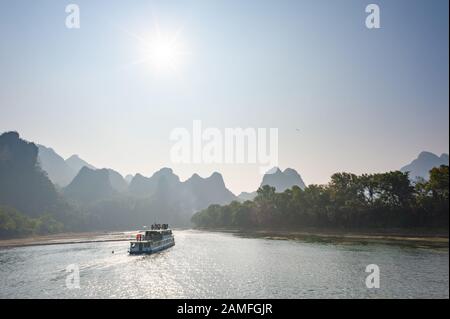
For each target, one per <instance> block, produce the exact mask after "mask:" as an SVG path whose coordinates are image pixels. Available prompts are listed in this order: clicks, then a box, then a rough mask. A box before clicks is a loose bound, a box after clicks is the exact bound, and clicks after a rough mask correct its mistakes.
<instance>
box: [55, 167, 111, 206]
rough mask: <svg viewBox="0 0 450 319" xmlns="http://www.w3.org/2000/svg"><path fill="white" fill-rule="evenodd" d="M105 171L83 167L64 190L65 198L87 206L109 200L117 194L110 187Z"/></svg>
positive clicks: (108, 176)
mask: <svg viewBox="0 0 450 319" xmlns="http://www.w3.org/2000/svg"><path fill="white" fill-rule="evenodd" d="M109 173H110V172H109V170H107V169H91V168H89V167H87V166H83V168H82V169H81V170H80V172H79V173H78V174H77V176H75V178H74V179H73V181H72V182H71V183H70V184H69V185H68V186H66V187H65V188H64V190H63V193H64V195H65V196H66V197H68V198H70V199H73V200H75V201H77V202H79V203H83V204H87V203H91V202H94V201H98V200H102V199H107V198H111V197H112V196H113V195H115V194H116V193H117V192H116V190H115V189H114V188H113V186H112V185H111V181H110V174H109Z"/></svg>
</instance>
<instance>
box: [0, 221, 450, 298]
mask: <svg viewBox="0 0 450 319" xmlns="http://www.w3.org/2000/svg"><path fill="white" fill-rule="evenodd" d="M174 234H175V240H176V245H175V246H174V247H172V248H170V249H169V250H166V251H164V252H161V253H159V254H154V255H150V256H129V255H128V253H127V249H128V245H129V243H128V242H106V243H87V244H72V245H52V246H35V247H21V248H13V249H3V250H0V298H16V297H22V298H23V297H25V298H93V297H94V298H386V297H387V298H397V297H402V298H448V297H449V282H448V277H449V276H448V274H449V255H448V250H433V249H420V248H405V247H398V246H388V245H372V244H371V245H359V244H354V245H353V244H352V245H334V244H323V243H305V242H300V241H287V240H286V241H285V240H269V239H257V238H241V237H237V236H234V235H232V234H224V233H211V232H201V231H193V230H183V231H174ZM112 251H114V254H113V253H112ZM70 264H76V265H78V267H79V270H80V288H79V289H68V288H67V287H66V277H67V275H68V273H66V267H67V266H68V265H70ZM369 264H377V265H378V266H379V267H380V272H381V283H380V284H381V287H380V288H379V289H367V288H366V286H365V278H366V276H367V275H368V274H367V273H365V268H366V266H367V265H369Z"/></svg>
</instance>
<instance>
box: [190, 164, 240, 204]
mask: <svg viewBox="0 0 450 319" xmlns="http://www.w3.org/2000/svg"><path fill="white" fill-rule="evenodd" d="M183 192H184V196H185V197H186V199H187V200H188V201H190V203H191V205H192V207H193V209H194V210H200V209H204V208H207V207H208V206H209V205H211V204H219V205H225V204H229V203H231V202H232V201H233V200H237V197H236V196H235V195H234V194H233V193H232V192H231V191H229V190H228V189H227V188H226V186H225V182H224V181H223V177H222V175H221V174H219V173H217V172H214V173H213V174H211V176H209V177H207V178H202V177H200V176H199V175H198V174H194V175H192V177H190V178H189V179H188V180H186V181H185V182H184V183H183Z"/></svg>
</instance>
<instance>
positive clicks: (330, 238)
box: [0, 228, 449, 248]
mask: <svg viewBox="0 0 450 319" xmlns="http://www.w3.org/2000/svg"><path fill="white" fill-rule="evenodd" d="M175 230H176V229H175ZM195 230H200V231H209V232H222V233H232V234H234V235H236V236H239V237H244V238H245V237H247V238H264V239H272V240H299V241H305V242H323V243H338V244H355V243H358V244H371V243H377V244H388V245H404V246H414V247H427V248H448V247H449V236H448V231H431V230H426V231H424V230H420V231H419V230H398V229H391V230H383V231H374V230H371V231H367V230H366V231H358V232H356V231H343V230H325V229H303V230H281V229H280V230H267V229H250V230H242V229H205V228H196V229H195ZM135 233H136V232H132V231H124V232H88V233H64V234H54V235H47V236H33V237H26V238H15V239H3V240H0V248H12V247H22V246H41V245H61V244H81V243H93V242H114V241H129V240H131V239H132V238H133V236H134V234H135Z"/></svg>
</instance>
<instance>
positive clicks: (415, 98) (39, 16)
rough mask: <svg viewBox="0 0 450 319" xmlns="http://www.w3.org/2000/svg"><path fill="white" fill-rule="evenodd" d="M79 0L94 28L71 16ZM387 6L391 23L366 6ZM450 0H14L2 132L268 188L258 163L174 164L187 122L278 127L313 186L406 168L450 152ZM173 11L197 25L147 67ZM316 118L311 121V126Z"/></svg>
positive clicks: (8, 16) (0, 93)
mask: <svg viewBox="0 0 450 319" xmlns="http://www.w3.org/2000/svg"><path fill="white" fill-rule="evenodd" d="M69 3H76V4H78V5H79V6H80V10H81V28H80V29H78V30H73V29H72V30H69V29H67V28H66V27H65V18H66V15H67V14H66V13H65V11H64V9H65V6H66V5H67V4H69ZM369 3H377V4H379V6H380V8H381V29H379V30H369V29H367V28H366V27H365V22H364V21H365V18H366V15H367V14H366V13H365V7H366V5H367V4H369ZM448 10H449V8H448V1H447V0H434V1H426V0H420V1H412V0H398V1H361V0H344V1H332V0H329V1H318V0H309V1H300V0H298V1H297V0H295V1H286V0H285V1H283V0H282V1H263V0H250V1H237V0H236V1H230V0H215V1H187V0H183V1H181V0H180V1H167V0H165V1H163V0H161V1H137V0H136V1H118V0H117V1H111V0H110V1H101V0H90V1H54V0H45V1H44V0H36V1H31V0H29V1H23V0H0V40H1V42H0V48H1V49H0V131H6V130H17V131H19V133H20V134H21V135H22V136H23V137H24V138H26V139H29V140H32V141H35V142H38V143H41V144H44V145H46V146H51V147H53V148H54V149H55V150H56V151H57V152H58V153H60V154H61V155H63V156H65V157H68V156H70V155H71V154H74V153H76V154H79V155H80V156H81V157H82V158H84V159H85V160H87V161H88V162H91V163H92V164H93V165H96V166H97V167H111V168H114V169H116V170H118V171H119V172H121V173H123V174H128V173H133V174H134V173H136V172H140V173H142V174H144V175H151V174H152V173H153V172H154V171H155V170H157V169H159V168H161V167H163V166H171V167H173V168H174V170H175V172H176V173H177V174H179V175H180V176H181V178H182V179H186V178H188V177H189V176H190V175H192V173H194V172H198V173H200V175H201V176H207V175H209V174H210V173H211V172H213V171H216V170H217V171H220V172H222V174H223V175H224V178H225V183H226V184H227V186H228V187H229V188H230V189H231V190H232V191H234V192H236V193H238V192H240V191H252V190H254V189H256V187H257V186H258V184H259V183H260V180H261V176H260V175H259V172H258V167H257V166H255V165H179V164H178V165H173V164H172V163H171V162H170V153H169V151H170V147H171V146H172V142H170V141H169V134H170V132H171V130H172V129H173V128H175V127H186V128H190V127H192V121H193V120H201V121H202V122H203V124H204V126H207V127H217V128H219V129H224V128H226V127H255V128H258V127H277V128H279V134H280V140H279V141H280V149H279V152H280V158H279V159H280V166H281V168H286V167H292V168H295V169H296V170H298V171H299V173H300V174H301V175H302V176H303V178H304V180H305V182H306V183H325V182H327V181H328V178H329V176H330V175H331V174H332V173H334V172H337V171H352V172H355V173H362V172H379V171H386V170H394V169H398V168H400V167H401V166H403V165H404V164H406V163H408V162H410V161H411V160H412V159H413V158H415V157H416V156H417V154H418V153H419V152H420V151H422V150H429V151H432V152H435V153H438V154H439V155H440V153H442V152H448V145H449V139H448V135H449V120H448V116H449V92H448V85H449V74H448V69H449V62H448V61H449V51H448V46H449V43H448V37H449V35H448V23H449V18H448ZM156 23H157V24H158V25H159V27H160V29H161V30H162V31H163V32H168V33H172V32H175V31H176V30H178V29H180V28H181V32H180V35H179V41H180V43H182V44H183V48H184V49H185V50H186V51H188V52H189V54H188V55H186V56H183V59H182V62H181V63H180V65H179V66H178V67H177V70H176V72H165V73H161V72H156V71H155V69H154V68H152V66H151V65H149V63H146V64H132V62H133V61H135V60H136V59H138V58H139V54H140V52H141V49H142V45H141V44H140V43H139V41H137V40H136V38H134V37H132V36H131V35H130V34H138V35H144V34H147V33H151V32H152V30H154V25H155V24H156ZM296 128H299V129H300V132H298V131H297V130H296Z"/></svg>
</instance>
